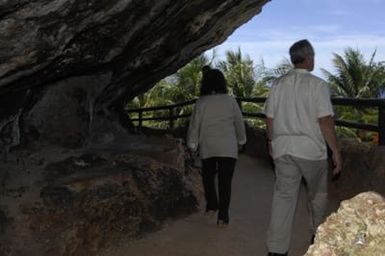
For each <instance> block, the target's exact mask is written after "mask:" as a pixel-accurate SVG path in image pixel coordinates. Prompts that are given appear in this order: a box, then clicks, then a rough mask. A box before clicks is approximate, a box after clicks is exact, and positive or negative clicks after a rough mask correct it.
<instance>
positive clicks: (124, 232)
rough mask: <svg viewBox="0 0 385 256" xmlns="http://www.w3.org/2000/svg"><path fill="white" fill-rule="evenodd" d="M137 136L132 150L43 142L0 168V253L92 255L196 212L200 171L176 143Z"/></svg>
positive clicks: (19, 254)
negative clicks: (187, 161)
mask: <svg viewBox="0 0 385 256" xmlns="http://www.w3.org/2000/svg"><path fill="white" fill-rule="evenodd" d="M130 139H131V141H132V140H133V138H130ZM139 139H140V140H142V141H143V140H147V142H146V143H144V142H142V144H141V145H142V147H141V148H138V146H136V149H135V148H133V147H132V146H130V144H129V142H130V141H127V140H125V141H126V142H127V146H126V147H125V148H122V147H121V145H111V144H105V145H104V147H99V148H93V149H91V148H88V149H87V150H84V149H82V150H65V149H63V148H62V147H53V146H46V147H44V148H42V149H40V150H39V149H35V150H34V151H33V153H32V152H31V151H28V152H19V153H20V154H22V153H23V154H24V155H20V156H19V158H18V161H16V160H15V161H9V162H8V163H7V165H2V167H3V168H2V169H1V170H0V180H1V181H2V187H1V190H0V191H1V197H0V198H1V203H0V255H2V256H8V255H9V256H13V255H17V256H27V255H28V256H45V255H47V256H48V255H57V256H60V255H63V256H75V255H76V256H77V255H95V253H96V252H97V251H98V250H100V249H101V248H102V247H103V246H107V245H109V244H111V243H112V244H113V243H114V242H116V241H117V240H119V239H129V238H136V237H138V235H142V234H143V233H147V232H149V231H153V230H156V229H159V228H160V227H161V226H162V224H163V222H164V221H165V220H166V219H170V218H173V217H180V216H183V215H185V214H189V213H192V212H194V211H196V210H197V208H198V205H199V201H200V199H201V197H202V189H201V185H200V175H199V172H198V171H197V170H194V169H192V168H191V167H189V166H188V165H185V162H184V159H185V156H184V155H185V151H184V148H183V147H182V144H181V143H180V140H174V139H167V138H157V139H145V138H139ZM139 139H138V141H139ZM144 145H147V146H146V147H144ZM99 146H100V145H99ZM118 146H120V148H119V147H118ZM149 149H150V150H149ZM13 154H14V153H12V154H11V155H13ZM145 155H148V156H145Z"/></svg>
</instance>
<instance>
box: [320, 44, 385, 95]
mask: <svg viewBox="0 0 385 256" xmlns="http://www.w3.org/2000/svg"><path fill="white" fill-rule="evenodd" d="M333 55H334V58H333V63H334V67H335V69H336V74H333V73H331V72H329V71H327V70H325V69H322V72H323V73H324V74H325V76H326V77H327V80H328V81H329V83H330V86H331V90H332V94H333V95H335V96H342V97H349V98H372V97H373V98H377V97H379V96H380V95H381V87H382V86H383V84H384V82H385V76H384V72H383V66H384V65H383V64H381V63H375V62H374V57H375V55H376V51H374V52H373V54H372V55H371V58H370V59H369V61H368V62H366V61H365V59H364V56H363V55H362V53H361V52H360V51H359V50H354V49H352V48H347V49H346V50H345V52H344V55H343V56H341V55H339V54H336V53H334V54H333Z"/></svg>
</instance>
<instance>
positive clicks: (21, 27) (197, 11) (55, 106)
mask: <svg viewBox="0 0 385 256" xmlns="http://www.w3.org/2000/svg"><path fill="white" fill-rule="evenodd" d="M268 1H269V0H243V1H239V0H236V1H235V0H224V1H223V0H210V1H203V0H195V1H186V0H184V1H169V0H159V1H142V0H108V1H100V0H89V1H83V0H55V1H45V0H20V1H13V0H3V1H0V60H1V61H0V138H1V140H0V141H1V142H0V148H1V149H2V150H3V151H5V152H7V151H8V150H9V149H10V148H11V147H13V146H15V145H18V144H19V143H20V140H22V141H25V142H28V141H31V140H32V141H36V140H39V141H45V142H49V143H55V144H60V145H63V146H66V147H79V146H80V145H84V144H85V143H87V142H88V141H89V140H92V138H100V137H103V138H104V137H105V136H104V135H105V133H108V136H107V137H109V138H110V139H111V136H110V135H111V134H114V132H117V131H120V130H121V129H122V128H121V127H120V124H121V122H122V120H124V117H125V115H124V113H122V111H123V106H124V103H125V102H126V101H127V100H129V99H131V98H133V97H134V96H135V95H137V94H138V93H140V92H144V91H146V90H148V89H149V88H151V87H152V86H153V85H154V84H155V83H156V82H157V81H159V80H160V79H161V78H163V77H165V76H167V75H170V74H172V73H174V72H175V71H176V70H177V69H178V68H180V67H181V66H183V65H184V64H186V63H188V62H189V61H190V60H191V59H192V58H194V57H196V56H197V55H199V54H201V53H202V52H204V51H205V50H207V49H210V48H211V47H213V46H215V45H217V44H219V43H221V42H223V41H224V40H225V39H226V38H227V36H229V35H230V34H231V33H232V32H233V31H234V30H235V29H236V28H237V27H239V26H240V25H241V24H243V23H245V22H247V21H248V20H249V19H250V18H251V17H253V16H254V15H256V14H257V13H259V12H260V11H261V8H262V6H263V5H264V4H265V3H266V2H268ZM124 126H127V122H125V123H124Z"/></svg>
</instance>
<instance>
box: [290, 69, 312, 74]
mask: <svg viewBox="0 0 385 256" xmlns="http://www.w3.org/2000/svg"><path fill="white" fill-rule="evenodd" d="M292 70H293V72H297V73H303V74H305V73H310V72H309V71H308V70H307V69H304V68H293V69H292Z"/></svg>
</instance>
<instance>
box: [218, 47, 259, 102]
mask: <svg viewBox="0 0 385 256" xmlns="http://www.w3.org/2000/svg"><path fill="white" fill-rule="evenodd" d="M218 68H219V69H221V70H222V71H223V73H224V74H225V77H226V80H227V83H228V87H229V89H230V93H231V94H233V95H234V96H236V97H250V96H251V95H252V93H253V89H254V86H255V83H256V79H255V72H254V66H253V61H252V60H251V59H250V57H249V56H247V55H246V56H243V55H242V52H241V49H240V48H238V50H237V51H227V52H226V60H224V61H220V62H219V63H218Z"/></svg>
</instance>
